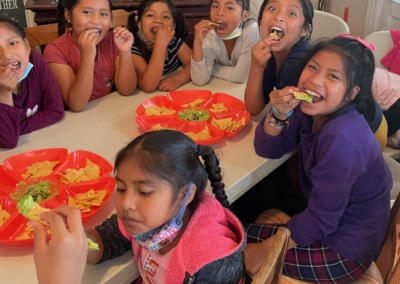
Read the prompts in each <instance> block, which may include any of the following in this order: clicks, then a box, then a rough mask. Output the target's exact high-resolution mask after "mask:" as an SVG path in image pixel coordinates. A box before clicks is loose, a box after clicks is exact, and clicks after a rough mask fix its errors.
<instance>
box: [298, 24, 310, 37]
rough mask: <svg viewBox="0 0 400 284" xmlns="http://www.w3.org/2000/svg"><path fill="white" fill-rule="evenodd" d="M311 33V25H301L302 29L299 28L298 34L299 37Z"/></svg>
mask: <svg viewBox="0 0 400 284" xmlns="http://www.w3.org/2000/svg"><path fill="white" fill-rule="evenodd" d="M310 31H311V25H310V24H307V25H303V27H302V28H301V32H300V37H303V36H305V35H306V34H308V33H309V32H310Z"/></svg>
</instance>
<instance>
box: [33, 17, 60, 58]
mask: <svg viewBox="0 0 400 284" xmlns="http://www.w3.org/2000/svg"><path fill="white" fill-rule="evenodd" d="M25 32H26V37H27V38H28V41H29V46H30V47H31V48H34V47H36V46H39V47H43V46H45V45H47V44H49V43H51V42H52V41H54V40H56V39H57V38H58V25H57V24H50V25H43V26H37V27H31V28H26V29H25ZM41 52H42V53H43V50H41Z"/></svg>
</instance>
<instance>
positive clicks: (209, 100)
mask: <svg viewBox="0 0 400 284" xmlns="http://www.w3.org/2000/svg"><path fill="white" fill-rule="evenodd" d="M197 99H202V100H205V102H203V103H202V104H201V105H200V106H199V107H197V108H196V109H207V110H209V109H210V108H212V105H213V104H216V103H224V105H225V106H226V107H227V108H228V112H226V113H212V112H209V113H210V119H209V120H208V121H207V122H199V121H185V120H182V119H180V118H179V116H178V115H179V113H181V112H182V111H183V110H184V109H187V107H183V106H182V105H183V104H188V103H191V102H194V101H195V100H197ZM149 106H165V107H168V108H170V109H175V110H177V113H176V114H174V115H166V116H147V115H145V114H144V113H145V109H146V108H147V107H149ZM136 113H137V114H138V116H137V117H136V122H137V124H138V125H139V126H140V127H141V128H142V129H143V130H144V131H150V130H151V128H152V127H153V126H154V125H156V124H160V125H161V126H162V127H168V128H173V129H176V130H178V131H181V132H195V133H198V132H199V131H201V130H203V129H204V126H203V127H202V128H200V127H197V126H196V127H194V125H196V124H199V125H207V126H208V128H209V130H210V134H211V136H213V139H209V140H202V141H195V142H196V143H199V144H202V145H209V144H214V143H216V142H218V141H219V140H220V139H221V137H226V138H229V137H232V136H234V135H235V134H236V133H238V132H239V131H240V130H241V129H242V128H243V127H241V128H240V129H238V130H236V131H234V132H227V131H221V130H219V129H217V128H215V127H213V126H212V125H211V119H212V117H213V116H214V117H215V118H216V119H222V118H228V117H232V118H233V119H234V120H235V121H237V120H240V119H241V118H242V117H245V119H246V124H247V123H248V122H249V120H250V114H249V113H248V112H247V111H246V110H245V104H244V102H242V101H241V100H239V99H237V98H235V97H233V96H230V95H227V94H224V93H216V94H213V95H211V92H210V91H207V90H182V91H175V92H170V93H168V94H167V96H156V97H153V98H151V99H149V100H147V101H145V102H143V103H142V104H141V105H140V106H139V107H138V108H137V109H136ZM186 125H188V126H186ZM188 129H190V130H188ZM211 129H212V130H211ZM211 131H213V133H211ZM217 132H219V133H217Z"/></svg>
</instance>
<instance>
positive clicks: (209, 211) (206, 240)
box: [118, 192, 245, 284]
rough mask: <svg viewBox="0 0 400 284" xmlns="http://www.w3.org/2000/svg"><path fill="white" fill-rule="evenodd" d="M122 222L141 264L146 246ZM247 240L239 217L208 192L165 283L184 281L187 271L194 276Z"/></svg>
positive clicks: (175, 253) (120, 226) (125, 233)
mask: <svg viewBox="0 0 400 284" xmlns="http://www.w3.org/2000/svg"><path fill="white" fill-rule="evenodd" d="M118 225H119V229H120V230H121V232H122V234H123V235H124V236H125V237H126V238H127V239H128V240H130V241H132V249H133V253H134V256H135V260H136V263H138V258H139V255H140V250H141V249H142V247H141V246H140V245H139V244H138V243H137V242H135V241H134V240H132V237H131V236H130V235H129V234H128V233H127V232H126V230H125V228H124V227H123V225H122V222H121V221H120V220H119V219H118ZM244 241H245V233H244V229H243V226H242V224H241V223H240V221H239V220H238V219H237V218H236V216H235V215H233V214H232V213H231V212H230V211H229V210H228V209H226V208H224V207H222V205H221V204H220V203H219V202H218V201H217V200H216V199H215V198H214V197H212V196H211V195H209V194H208V193H207V192H204V193H203V196H202V201H201V202H200V204H199V206H198V208H197V210H196V211H195V212H194V214H193V216H192V217H191V218H190V221H189V224H188V226H187V227H186V230H185V232H184V233H183V235H182V237H181V239H180V241H179V243H178V245H177V246H176V247H175V249H174V251H173V254H172V256H171V259H170V262H169V264H168V268H167V275H166V280H165V283H166V284H177V283H183V281H184V279H185V272H188V273H189V274H190V275H192V276H193V275H194V274H195V273H196V272H198V271H199V270H200V269H201V268H202V267H203V266H205V265H206V264H209V263H211V262H212V261H214V260H218V259H221V258H224V257H227V256H229V255H231V254H233V253H234V252H236V251H237V250H239V249H240V247H241V246H242V245H243V242H244ZM138 283H141V282H138Z"/></svg>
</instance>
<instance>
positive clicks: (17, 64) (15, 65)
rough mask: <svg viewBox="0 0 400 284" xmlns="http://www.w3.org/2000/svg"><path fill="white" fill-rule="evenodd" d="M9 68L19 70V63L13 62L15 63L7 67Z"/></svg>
mask: <svg viewBox="0 0 400 284" xmlns="http://www.w3.org/2000/svg"><path fill="white" fill-rule="evenodd" d="M9 66H10V68H12V69H19V68H20V67H21V62H19V61H18V62H15V63H13V64H11V65H9Z"/></svg>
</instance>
